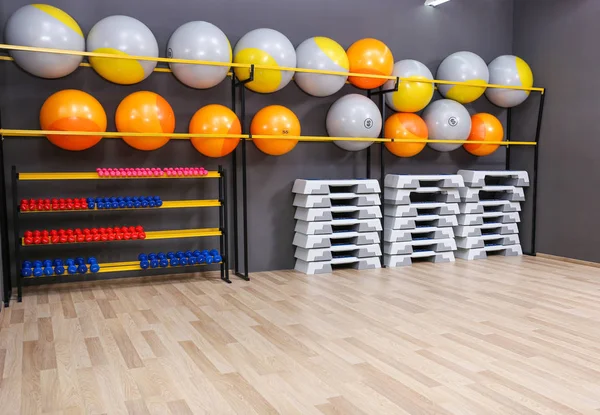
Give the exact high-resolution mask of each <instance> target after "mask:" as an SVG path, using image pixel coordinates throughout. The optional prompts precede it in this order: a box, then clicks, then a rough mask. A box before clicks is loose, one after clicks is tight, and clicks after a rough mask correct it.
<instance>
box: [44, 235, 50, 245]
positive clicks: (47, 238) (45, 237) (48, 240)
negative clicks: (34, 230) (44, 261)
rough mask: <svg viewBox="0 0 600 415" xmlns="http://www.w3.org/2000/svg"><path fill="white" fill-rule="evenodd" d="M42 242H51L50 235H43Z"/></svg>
mask: <svg viewBox="0 0 600 415" xmlns="http://www.w3.org/2000/svg"><path fill="white" fill-rule="evenodd" d="M42 243H43V244H44V245H48V244H49V243H50V237H49V236H42Z"/></svg>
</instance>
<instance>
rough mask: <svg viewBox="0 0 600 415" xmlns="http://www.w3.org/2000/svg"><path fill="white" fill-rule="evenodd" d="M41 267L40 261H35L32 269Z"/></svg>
mask: <svg viewBox="0 0 600 415" xmlns="http://www.w3.org/2000/svg"><path fill="white" fill-rule="evenodd" d="M42 265H43V263H42V261H40V260H37V261H33V267H34V268H41V267H42Z"/></svg>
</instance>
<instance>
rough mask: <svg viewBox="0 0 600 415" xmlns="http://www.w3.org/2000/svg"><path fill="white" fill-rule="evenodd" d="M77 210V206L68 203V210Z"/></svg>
mask: <svg viewBox="0 0 600 415" xmlns="http://www.w3.org/2000/svg"><path fill="white" fill-rule="evenodd" d="M74 208H75V205H73V203H67V210H73V209H74Z"/></svg>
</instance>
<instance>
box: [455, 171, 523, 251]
mask: <svg viewBox="0 0 600 415" xmlns="http://www.w3.org/2000/svg"><path fill="white" fill-rule="evenodd" d="M458 174H459V175H460V176H461V177H463V179H464V182H465V187H463V188H462V189H460V196H461V203H460V215H459V216H458V226H456V227H455V228H454V231H455V234H456V243H457V246H458V251H457V252H456V256H457V257H458V258H461V259H466V260H474V259H483V258H487V256H488V254H498V255H504V256H518V255H523V251H522V249H521V242H520V239H519V228H518V223H519V222H520V221H521V218H520V214H519V212H520V211H521V205H520V202H524V201H525V192H524V190H523V187H527V186H529V176H528V174H527V172H526V171H477V170H459V171H458Z"/></svg>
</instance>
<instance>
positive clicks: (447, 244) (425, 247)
mask: <svg viewBox="0 0 600 415" xmlns="http://www.w3.org/2000/svg"><path fill="white" fill-rule="evenodd" d="M456 248H457V247H456V242H455V241H454V239H437V240H436V239H430V240H423V241H410V242H386V243H385V244H384V245H383V252H384V254H386V255H408V254H413V253H415V252H419V251H432V252H447V251H455V250H456Z"/></svg>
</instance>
